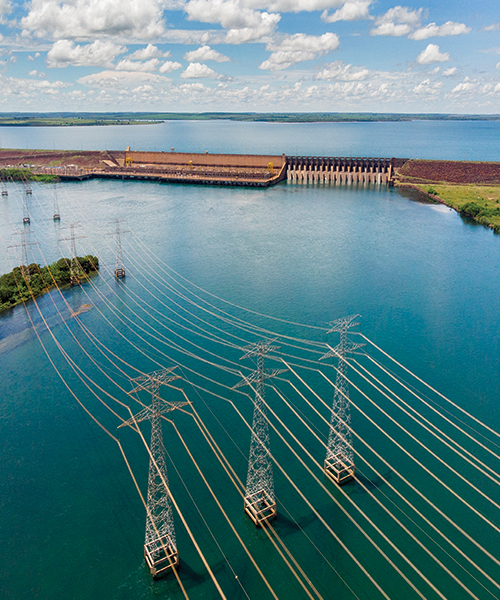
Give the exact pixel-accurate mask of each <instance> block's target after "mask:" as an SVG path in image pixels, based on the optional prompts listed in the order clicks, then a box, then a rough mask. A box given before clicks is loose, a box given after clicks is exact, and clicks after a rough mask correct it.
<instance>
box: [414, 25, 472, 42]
mask: <svg viewBox="0 0 500 600" xmlns="http://www.w3.org/2000/svg"><path fill="white" fill-rule="evenodd" d="M470 30H471V28H470V27H467V26H466V25H465V24H464V23H454V22H453V21H447V22H446V23H445V24H444V25H436V23H429V24H428V25H426V26H425V27H422V28H420V29H417V30H416V31H414V32H413V33H411V34H410V35H409V36H408V37H409V38H410V39H412V40H426V39H428V38H430V37H445V36H447V35H462V34H463V33H469V31H470Z"/></svg>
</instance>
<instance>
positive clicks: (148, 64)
mask: <svg viewBox="0 0 500 600" xmlns="http://www.w3.org/2000/svg"><path fill="white" fill-rule="evenodd" d="M159 64H160V61H159V60H158V59H157V58H152V59H151V60H147V61H145V62H141V61H136V60H129V59H128V58H125V59H124V60H121V61H120V62H119V63H118V64H117V65H116V67H115V68H116V70H117V71H141V72H143V73H151V72H152V71H156V69H157V68H158V65H159Z"/></svg>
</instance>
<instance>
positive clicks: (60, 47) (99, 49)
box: [35, 40, 127, 68]
mask: <svg viewBox="0 0 500 600" xmlns="http://www.w3.org/2000/svg"><path fill="white" fill-rule="evenodd" d="M126 51H127V49H126V48H124V47H123V46H117V45H116V44H113V43H112V42H109V41H106V42H101V41H99V40H96V41H95V42H93V43H92V44H86V45H84V46H79V45H75V43H74V42H72V41H69V40H59V41H58V42H56V43H55V44H54V45H53V46H52V48H51V49H50V50H49V51H48V52H47V66H48V67H49V68H56V67H59V68H62V67H67V66H68V65H72V66H75V67H110V66H111V65H112V63H113V60H114V59H115V57H116V56H117V55H118V54H122V53H123V52H126ZM37 54H38V53H37ZM35 56H36V55H35Z"/></svg>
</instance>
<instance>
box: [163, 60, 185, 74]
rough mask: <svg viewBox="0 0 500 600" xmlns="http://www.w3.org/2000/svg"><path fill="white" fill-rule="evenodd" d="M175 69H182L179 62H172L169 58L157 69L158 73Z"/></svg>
mask: <svg viewBox="0 0 500 600" xmlns="http://www.w3.org/2000/svg"><path fill="white" fill-rule="evenodd" d="M176 69H182V65H181V63H178V62H172V61H171V60H167V61H166V62H164V63H163V64H162V66H161V67H160V68H159V69H158V70H159V71H160V73H171V72H172V71H175V70H176Z"/></svg>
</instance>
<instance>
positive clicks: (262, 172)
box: [0, 148, 405, 187]
mask: <svg viewBox="0 0 500 600" xmlns="http://www.w3.org/2000/svg"><path fill="white" fill-rule="evenodd" d="M404 162H405V159H396V158H360V157H317V156H286V155H285V154H282V155H257V154H212V153H208V152H205V153H184V152H174V151H171V152H141V151H132V150H130V148H127V150H126V151H124V152H123V151H106V152H95V151H88V152H86V151H80V152H76V151H74V152H71V151H57V150H31V151H27V150H4V149H2V150H0V169H1V168H5V167H25V168H29V169H30V171H31V172H32V173H34V174H37V175H57V176H58V177H59V178H60V179H61V180H84V179H91V178H106V179H136V180H137V179H138V180H152V181H158V182H164V183H196V184H204V185H229V186H246V187H268V186H271V185H275V184H276V183H279V182H280V181H284V180H286V181H288V182H289V183H297V184H305V183H322V184H336V183H339V184H357V183H371V184H378V185H392V183H393V174H394V169H395V168H396V167H398V166H401V165H403V164H404Z"/></svg>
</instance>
